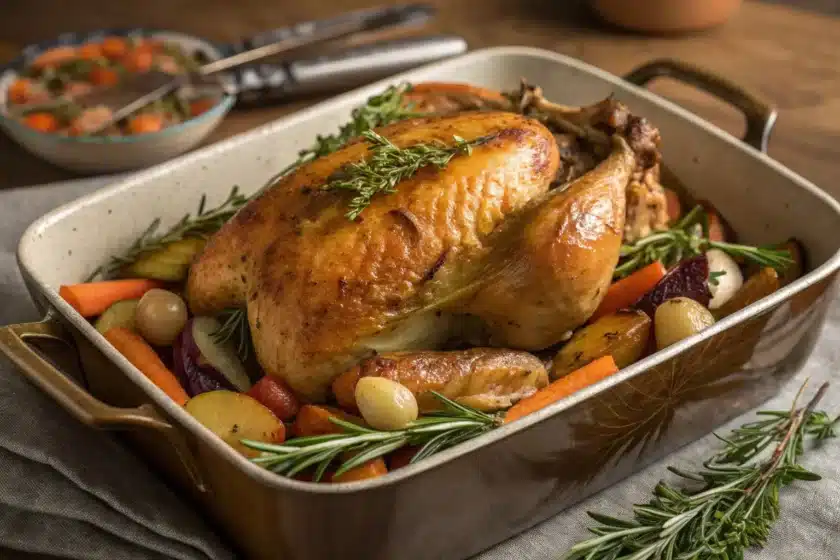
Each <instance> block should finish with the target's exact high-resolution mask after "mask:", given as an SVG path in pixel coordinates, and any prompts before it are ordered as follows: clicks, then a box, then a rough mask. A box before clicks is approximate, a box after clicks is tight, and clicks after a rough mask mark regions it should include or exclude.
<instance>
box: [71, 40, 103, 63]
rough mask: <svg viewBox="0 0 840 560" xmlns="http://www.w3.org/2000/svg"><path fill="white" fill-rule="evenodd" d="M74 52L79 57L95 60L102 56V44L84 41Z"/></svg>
mask: <svg viewBox="0 0 840 560" xmlns="http://www.w3.org/2000/svg"><path fill="white" fill-rule="evenodd" d="M76 52H77V54H78V55H79V58H82V59H85V60H96V59H97V58H102V45H100V44H99V43H85V44H84V45H82V46H81V47H79V48H78V50H77V51H76Z"/></svg>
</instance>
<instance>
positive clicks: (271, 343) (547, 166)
mask: <svg viewBox="0 0 840 560" xmlns="http://www.w3.org/2000/svg"><path fill="white" fill-rule="evenodd" d="M379 132H380V133H381V134H383V135H384V136H385V137H387V138H388V139H389V140H391V141H392V142H394V143H395V144H396V145H398V146H406V145H411V144H415V143H418V142H429V141H439V142H444V143H447V144H451V143H452V141H453V140H452V136H453V134H457V135H459V136H461V137H463V138H466V139H473V138H478V137H482V136H486V135H488V134H493V135H495V136H494V138H493V139H492V140H491V141H489V142H487V143H486V144H484V145H481V146H478V147H476V148H475V149H474V150H473V153H472V154H471V155H469V156H460V157H456V158H454V159H453V160H452V161H451V162H450V163H449V165H448V166H447V167H446V168H444V169H443V170H435V169H429V168H427V169H423V170H421V171H419V172H418V173H417V174H416V175H415V176H414V177H412V178H410V179H408V180H406V181H403V182H402V183H400V184H399V185H398V186H397V192H396V193H393V194H390V195H377V196H376V197H374V199H373V202H372V204H371V205H370V206H369V207H368V208H367V209H366V210H365V211H364V212H363V213H362V216H361V218H362V219H361V220H360V221H357V222H351V221H349V220H348V219H347V218H345V217H344V212H345V208H346V195H344V194H342V193H333V192H325V191H323V190H321V188H320V187H321V186H323V185H324V183H325V182H326V180H327V178H328V177H329V176H330V175H331V174H332V173H334V172H335V171H337V170H339V169H340V168H341V167H342V166H343V165H345V164H347V163H350V162H355V161H358V160H360V159H362V158H364V156H365V154H366V151H367V145H366V143H364V142H358V143H355V144H353V145H350V146H348V147H346V148H344V149H342V150H340V151H338V152H336V153H334V154H332V155H329V156H326V157H323V158H320V159H318V160H316V161H314V162H312V163H310V164H308V165H306V166H304V167H302V168H300V169H299V170H298V171H296V172H295V173H293V174H291V175H290V176H288V177H286V178H285V179H283V180H281V181H280V182H279V183H278V184H277V185H275V186H274V187H272V188H271V189H269V190H268V191H266V192H265V193H264V194H263V195H261V196H260V197H258V198H257V199H255V200H253V201H252V202H250V203H249V204H248V205H246V206H245V207H244V208H243V209H242V210H241V211H240V212H239V213H238V214H237V215H236V217H234V218H233V219H232V220H231V221H230V222H228V223H227V224H226V225H225V226H224V227H223V228H222V229H221V230H220V231H219V232H218V233H216V234H215V235H214V236H213V237H212V238H211V239H210V240H209V242H208V243H207V246H206V247H205V249H204V251H203V252H202V254H201V255H200V256H199V257H198V258H197V259H196V261H195V262H194V264H193V265H192V267H191V269H190V276H189V279H188V283H187V296H188V300H189V305H190V308H191V310H192V311H193V312H194V313H196V314H210V313H215V312H218V311H220V310H222V309H224V308H226V307H234V306H241V305H243V304H246V303H247V309H248V319H249V323H250V326H251V332H252V337H253V340H254V346H255V349H256V353H257V358H258V360H259V362H260V364H261V365H262V366H263V368H264V369H265V370H266V372H267V373H269V374H271V375H278V376H280V377H282V378H283V379H285V380H286V381H287V382H288V383H289V385H290V386H291V387H292V388H293V389H294V390H295V391H296V392H297V393H298V394H299V395H301V396H303V397H304V398H307V399H310V400H321V399H323V398H324V397H325V394H326V390H327V388H328V387H329V384H330V382H331V381H332V380H333V379H334V378H335V377H336V376H337V375H338V374H339V373H341V372H342V371H345V370H346V369H347V368H349V367H351V366H353V365H354V364H356V363H358V362H359V360H361V359H362V358H364V357H367V356H369V355H371V354H372V353H373V350H374V349H377V350H381V349H382V348H383V345H384V346H385V347H386V348H387V346H388V344H393V345H397V346H400V347H401V348H400V349H406V350H407V349H417V348H433V347H435V344H437V343H439V341H438V340H436V339H435V336H436V335H438V334H441V335H444V334H446V333H445V331H446V328H445V325H444V324H442V323H440V322H439V321H438V320H437V317H438V315H440V318H441V320H442V321H445V320H446V319H448V317H447V314H445V313H442V314H438V313H434V312H428V311H427V312H422V310H424V309H427V308H429V307H434V306H435V305H438V303H439V301H440V300H441V298H442V295H446V296H448V295H451V294H452V293H459V291H460V290H461V289H462V288H463V287H464V285H463V283H464V282H465V281H466V282H470V281H471V279H469V278H467V277H464V276H462V275H459V274H448V273H447V270H448V269H450V268H452V267H454V268H456V269H457V266H458V263H459V262H472V261H473V259H474V258H479V257H480V256H481V255H483V254H486V253H487V252H488V251H489V249H490V248H489V247H488V246H487V244H486V243H487V240H488V239H489V238H490V237H491V235H490V234H491V233H492V232H493V231H494V230H495V229H496V228H497V226H498V225H500V224H501V223H502V222H503V221H504V220H505V218H506V217H508V216H509V215H511V214H514V213H516V212H517V211H520V210H521V209H523V208H524V207H525V206H526V205H527V204H528V203H529V201H531V200H533V199H535V198H538V197H539V196H540V195H542V194H544V193H545V192H546V191H547V189H548V186H549V184H550V182H551V180H552V179H553V177H554V175H555V174H556V171H557V165H558V154H557V147H556V144H555V142H554V140H553V138H552V136H551V133H550V132H549V131H548V129H546V128H545V127H544V126H543V125H542V124H540V123H538V122H537V121H535V120H532V119H528V118H526V117H523V116H520V115H515V114H510V113H498V112H481V113H467V114H460V115H455V116H450V117H441V118H427V119H417V120H413V121H404V122H401V123H396V124H394V125H391V126H389V127H385V128H383V129H381V130H380V131H379ZM439 275H440V276H443V277H444V278H449V279H450V280H451V281H450V282H447V281H445V280H439V279H438V276H439ZM452 282H454V284H453V283H452ZM418 321H419V322H418ZM395 330H396V331H398V332H396V333H395V332H394V331H395ZM389 336H391V337H393V340H394V341H398V342H388V343H386V342H382V340H381V339H382V337H386V338H387V337H389ZM377 340H379V342H377Z"/></svg>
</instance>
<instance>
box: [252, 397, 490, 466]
mask: <svg viewBox="0 0 840 560" xmlns="http://www.w3.org/2000/svg"><path fill="white" fill-rule="evenodd" d="M433 394H434V396H435V397H436V398H437V399H439V400H440V402H441V405H442V406H443V410H441V411H439V412H429V413H426V414H425V415H424V416H422V417H420V418H418V419H417V420H415V421H414V422H412V423H411V424H410V425H409V426H408V427H407V428H405V429H403V430H393V431H382V430H373V429H370V428H365V427H363V426H358V425H356V424H353V423H351V422H347V421H344V420H341V419H339V418H335V417H331V418H330V420H331V421H332V422H334V423H335V424H337V425H338V426H340V427H341V428H342V429H343V430H344V432H343V433H340V434H327V435H321V436H307V437H297V438H292V439H290V440H287V441H285V442H284V443H282V444H280V445H276V444H271V443H263V442H259V441H252V440H242V443H243V444H244V445H246V446H248V447H251V448H253V449H256V450H259V451H262V454H260V456H258V457H255V458H254V459H252V461H253V462H254V463H257V464H259V465H262V466H263V467H265V468H266V469H268V470H270V471H273V472H275V473H277V474H280V475H283V476H289V477H291V476H294V475H296V474H298V473H300V472H302V471H304V470H306V469H309V468H313V469H314V476H313V480H314V481H316V482H317V481H319V480H321V478H322V477H323V476H324V473H326V472H327V468H329V467H330V465H332V464H334V463H336V460H338V461H337V462H338V463H339V466H338V469H337V470H336V471H335V473H334V475H333V476H340V475H341V474H343V473H345V472H347V471H349V470H350V469H353V468H355V467H358V466H359V465H362V464H364V463H366V462H368V461H370V460H372V459H376V458H377V457H382V456H383V455H386V454H387V453H390V452H392V451H395V450H397V449H399V448H401V447H403V446H406V445H415V446H421V447H420V449H419V450H418V451H417V453H416V454H415V455H414V456H413V457H412V459H411V462H412V463H414V462H417V461H420V460H421V459H423V458H425V457H428V456H430V455H433V454H435V453H437V452H439V451H443V450H444V449H447V448H449V447H452V446H454V445H457V444H459V443H461V442H464V441H467V440H469V439H472V438H474V437H476V436H479V435H481V434H483V433H485V432H488V431H490V430H492V429H493V428H495V427H497V426H499V425H500V424H501V422H502V418H501V416H499V415H492V414H485V413H484V412H480V411H478V410H475V409H473V408H470V407H467V406H464V405H461V404H458V403H456V402H454V401H452V400H450V399H448V398H446V397H444V396H443V395H441V394H439V393H433Z"/></svg>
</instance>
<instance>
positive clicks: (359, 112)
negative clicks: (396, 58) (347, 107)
mask: <svg viewBox="0 0 840 560" xmlns="http://www.w3.org/2000/svg"><path fill="white" fill-rule="evenodd" d="M409 91H411V84H407V83H406V84H400V85H396V86H390V87H388V89H386V90H385V91H383V92H382V93H380V94H378V95H374V96H372V97H370V98H368V100H367V101H366V102H365V104H364V105H362V106H361V107H357V108H356V109H354V110H353V112H352V113H351V114H350V122H348V123H347V124H345V125H343V126H342V127H341V128H339V130H338V133H336V134H328V135H327V136H321V135H318V136H317V137H316V139H315V143H314V144H313V145H312V146H311V147H309V148H307V149H305V150H301V151H300V152H298V159H297V160H295V162H294V163H292V164H291V165H289V166H287V167H286V168H284V169H283V170H281V171H280V172H279V173H277V174H276V175H274V176H273V177H272V178H271V179H269V180H268V182H267V183H266V184H265V186H264V187H263V188H262V189H260V192H262V191H263V190H265V189H266V188H267V187H269V186H271V185H273V184H274V183H275V182H276V181H277V180H278V179H280V178H281V177H285V176H286V175H288V174H289V173H291V172H292V171H294V170H295V169H297V168H298V167H300V166H301V165H303V164H305V163H308V162H310V161H312V160H314V159H317V158H319V157H323V156H326V155H329V154H331V153H333V152H336V151H338V150H340V149H341V148H343V147H344V146H345V145H346V144H347V143H348V142H349V141H350V140H353V139H354V138H358V137H359V136H361V135H362V133H364V132H367V131H368V130H371V129H374V128H378V127H380V126H385V125H388V124H391V123H394V122H397V121H401V120H405V119H408V118H412V117H419V116H422V113H416V112H414V110H413V105H412V104H408V103H405V101H404V96H405V94H406V93H407V92H409Z"/></svg>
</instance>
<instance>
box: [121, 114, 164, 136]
mask: <svg viewBox="0 0 840 560" xmlns="http://www.w3.org/2000/svg"><path fill="white" fill-rule="evenodd" d="M162 128H163V118H161V117H160V115H153V114H151V113H143V114H142V115H137V116H136V117H132V118H131V120H129V121H128V131H129V132H130V133H131V134H147V133H149V132H157V131H159V130H161V129H162Z"/></svg>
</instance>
